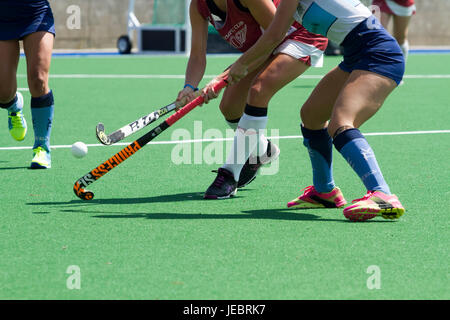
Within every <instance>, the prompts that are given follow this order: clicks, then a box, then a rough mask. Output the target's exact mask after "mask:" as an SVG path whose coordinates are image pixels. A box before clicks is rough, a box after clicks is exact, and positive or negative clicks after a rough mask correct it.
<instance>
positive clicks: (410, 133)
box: [0, 130, 450, 151]
mask: <svg viewBox="0 0 450 320" xmlns="http://www.w3.org/2000/svg"><path fill="white" fill-rule="evenodd" d="M443 133H450V130H431V131H398V132H368V133H363V134H364V135H365V136H400V135H417V134H443ZM267 138H268V139H273V140H277V139H278V140H283V139H303V136H271V137H267ZM233 139H234V138H215V139H189V140H188V139H186V140H173V141H167V140H166V141H152V142H149V143H148V144H180V143H198V142H220V141H232V140H233ZM130 143H131V141H129V142H122V143H116V144H114V146H126V145H128V144H130ZM86 145H87V146H88V147H108V146H105V145H103V144H100V143H95V144H86ZM109 147H110V146H109ZM31 148H32V147H31V146H27V147H0V151H2V150H25V149H31ZM51 148H52V149H64V148H72V145H55V146H51Z"/></svg>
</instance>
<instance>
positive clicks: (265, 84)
mask: <svg viewBox="0 0 450 320" xmlns="http://www.w3.org/2000/svg"><path fill="white" fill-rule="evenodd" d="M276 86H277V84H275V83H272V82H271V81H270V79H267V78H265V77H257V78H256V79H255V80H254V81H253V83H252V85H251V87H250V90H249V92H248V101H249V102H250V104H252V105H256V106H258V107H266V106H267V105H268V104H269V101H270V99H271V98H272V96H273V95H274V94H275V92H274V89H273V88H275V87H276Z"/></svg>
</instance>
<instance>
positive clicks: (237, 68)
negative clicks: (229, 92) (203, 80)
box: [228, 60, 248, 84]
mask: <svg viewBox="0 0 450 320" xmlns="http://www.w3.org/2000/svg"><path fill="white" fill-rule="evenodd" d="M247 74H248V66H246V65H243V64H241V63H240V62H239V60H238V61H236V62H235V63H233V65H232V66H231V68H230V70H229V76H228V83H229V84H235V83H237V82H239V81H240V80H241V79H242V78H245V77H246V76H247Z"/></svg>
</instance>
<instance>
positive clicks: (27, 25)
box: [0, 0, 55, 41]
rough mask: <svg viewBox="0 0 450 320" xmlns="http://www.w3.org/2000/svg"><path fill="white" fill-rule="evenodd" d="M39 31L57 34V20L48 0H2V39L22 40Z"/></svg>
mask: <svg viewBox="0 0 450 320" xmlns="http://www.w3.org/2000/svg"><path fill="white" fill-rule="evenodd" d="M38 31H46V32H50V33H52V34H53V35H54V34H55V21H54V19H53V13H52V9H51V8H50V4H49V3H48V1H47V0H34V1H29V0H6V1H0V41H1V40H21V39H23V38H24V37H25V36H27V35H29V34H31V33H34V32H38Z"/></svg>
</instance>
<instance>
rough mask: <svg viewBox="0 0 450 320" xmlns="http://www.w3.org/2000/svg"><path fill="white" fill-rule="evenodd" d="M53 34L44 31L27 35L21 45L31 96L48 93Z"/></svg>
mask: <svg viewBox="0 0 450 320" xmlns="http://www.w3.org/2000/svg"><path fill="white" fill-rule="evenodd" d="M53 41H54V36H53V34H51V33H49V32H45V31H40V32H35V33H32V34H29V35H27V36H26V37H25V38H24V40H23V47H24V51H25V55H26V60H27V75H28V86H29V88H30V93H31V95H32V96H34V97H37V96H41V95H44V94H46V93H48V91H49V88H48V73H49V71H50V63H51V58H52V50H53Z"/></svg>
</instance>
